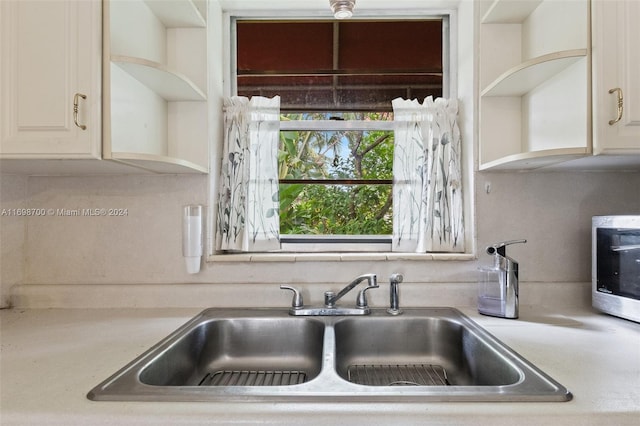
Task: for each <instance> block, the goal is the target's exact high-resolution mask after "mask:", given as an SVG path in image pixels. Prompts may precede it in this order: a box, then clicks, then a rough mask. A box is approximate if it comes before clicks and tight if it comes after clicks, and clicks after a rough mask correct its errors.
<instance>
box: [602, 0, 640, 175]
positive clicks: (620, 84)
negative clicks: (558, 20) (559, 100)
mask: <svg viewBox="0 0 640 426" xmlns="http://www.w3.org/2000/svg"><path fill="white" fill-rule="evenodd" d="M593 20H594V34H593V59H594V79H593V93H594V117H595V122H594V128H595V133H594V138H595V141H594V153H595V154H636V155H640V46H638V44H639V43H640V25H639V23H640V2H638V1H637V0H618V1H595V2H594V13H593ZM615 89H620V91H618V90H615ZM619 96H621V97H622V105H621V106H622V108H621V109H620V111H619V110H618V99H619ZM619 112H620V117H619V119H618V113H619ZM610 122H611V123H610ZM638 164H640V158H639V159H638Z"/></svg>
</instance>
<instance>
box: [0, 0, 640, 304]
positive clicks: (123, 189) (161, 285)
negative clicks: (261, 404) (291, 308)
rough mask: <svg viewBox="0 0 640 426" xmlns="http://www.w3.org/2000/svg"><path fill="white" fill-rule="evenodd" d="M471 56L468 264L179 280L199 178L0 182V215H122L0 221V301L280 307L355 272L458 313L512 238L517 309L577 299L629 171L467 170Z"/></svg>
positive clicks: (469, 47) (624, 207) (372, 264)
mask: <svg viewBox="0 0 640 426" xmlns="http://www.w3.org/2000/svg"><path fill="white" fill-rule="evenodd" d="M232 3H233V2H232ZM363 3H364V2H363ZM218 12H219V11H218ZM472 15H473V7H472V3H471V2H466V1H465V2H461V3H460V11H459V19H460V27H461V28H463V29H465V31H473V26H472V25H470V21H471V19H472ZM219 47H220V46H218V48H219ZM474 51H475V48H474V44H473V40H471V39H470V38H467V39H466V40H460V44H459V59H458V61H459V70H460V72H461V75H460V77H461V78H460V81H459V84H458V89H459V95H460V97H461V99H462V105H463V106H462V107H461V111H460V114H461V119H462V120H464V123H465V124H464V126H463V129H462V130H463V132H464V135H465V140H466V141H468V143H469V145H468V147H467V148H468V149H467V151H466V153H465V160H466V162H467V166H468V167H467V176H466V179H465V182H466V183H467V189H466V190H467V191H472V193H471V194H469V195H471V197H470V199H471V200H473V208H470V209H468V210H467V216H468V217H467V219H469V220H470V219H471V218H472V217H473V216H474V215H475V230H474V235H473V237H474V239H473V243H474V245H477V247H478V256H479V259H478V260H467V261H387V262H380V261H374V260H360V261H350V262H319V261H316V262H292V261H290V262H289V261H284V262H283V261H272V262H260V263H258V262H253V263H248V262H215V263H210V264H207V265H205V266H204V268H203V271H202V272H201V273H200V274H197V275H188V274H186V272H185V268H184V263H183V258H182V256H181V209H182V206H183V205H185V204H191V203H200V204H208V200H209V198H210V197H209V194H208V191H209V190H210V188H209V186H208V178H207V177H206V176H107V177H28V178H27V177H15V176H13V177H12V176H2V185H1V189H2V193H1V194H0V196H1V207H2V208H13V207H28V208H45V209H54V210H57V209H68V210H75V209H89V208H91V209H95V208H99V209H100V208H104V209H110V208H122V209H127V215H126V216H121V217H100V216H99V217H77V216H61V215H55V214H54V215H47V216H44V217H27V218H25V217H9V216H3V217H0V224H1V226H0V238H1V243H0V244H1V246H2V252H1V258H0V262H1V263H0V265H1V266H2V271H1V274H0V279H1V282H0V290H1V292H0V296H1V300H5V301H6V300H7V299H8V295H9V294H11V295H12V297H13V303H14V305H17V306H35V307H56V306H60V307H64V306H72V307H83V306H91V307H110V306H227V305H228V306H231V305H233V306H236V305H239V306H283V305H285V306H286V304H287V303H288V302H289V297H290V296H289V295H288V294H286V293H283V292H282V291H281V290H279V289H278V287H277V285H278V284H281V283H289V284H294V285H301V286H302V287H303V288H304V293H305V297H306V300H307V301H310V302H312V303H320V302H321V295H322V291H324V290H326V289H328V287H329V288H335V289H337V287H338V286H339V285H342V284H345V283H346V282H347V281H348V280H350V279H351V278H353V277H354V276H356V275H359V274H361V273H365V272H376V273H378V274H379V276H380V282H381V283H382V282H384V281H386V277H387V276H388V275H389V274H391V273H393V272H401V273H403V274H404V275H405V282H404V283H403V296H402V297H403V302H404V303H405V304H414V305H420V304H426V305H434V304H454V305H455V304H465V305H469V304H473V303H474V300H475V280H476V269H477V267H478V266H480V265H481V264H483V263H487V262H489V260H490V259H489V257H488V256H486V255H484V254H483V250H482V248H483V247H485V246H486V245H488V244H490V243H494V242H497V241H501V240H508V239H514V238H526V239H528V241H529V242H528V243H527V244H525V245H518V246H513V247H510V248H509V254H510V255H511V256H512V257H514V258H516V259H517V260H519V261H520V276H521V280H522V282H523V286H522V288H521V294H522V298H521V302H522V303H534V302H535V303H576V304H588V295H589V294H588V290H589V281H590V265H591V258H590V222H591V216H593V215H599V214H623V213H627V214H640V197H638V196H637V194H638V189H637V188H638V187H640V173H633V174H631V173H624V174H623V173H580V172H566V173H477V172H476V173H473V172H472V170H473V164H474V161H473V158H474V156H473V152H474V147H473V139H474V137H473V136H474V135H475V134H476V129H475V127H476V126H475V124H474V123H473V117H474V104H475V97H474V95H473V88H474V87H476V85H477V82H476V79H475V77H474V69H475V61H474V58H473V55H474ZM217 69H218V71H219V68H217ZM216 91H217V92H218V91H220V89H219V88H217V89H216ZM487 184H489V186H490V191H489V192H488V193H487V191H486V189H485V188H486V186H487ZM550 292H551V293H550ZM372 293H374V294H372V295H371V296H372V297H371V300H372V303H373V304H374V305H376V304H377V305H383V304H385V303H386V297H387V294H386V291H383V290H380V291H378V292H372ZM559 296H560V297H559ZM5 304H6V303H5Z"/></svg>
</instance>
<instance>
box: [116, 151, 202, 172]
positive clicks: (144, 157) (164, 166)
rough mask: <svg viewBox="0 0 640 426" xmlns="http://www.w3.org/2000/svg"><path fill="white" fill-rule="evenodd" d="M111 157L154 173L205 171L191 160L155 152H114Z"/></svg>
mask: <svg viewBox="0 0 640 426" xmlns="http://www.w3.org/2000/svg"><path fill="white" fill-rule="evenodd" d="M112 159H113V160H116V161H119V162H122V163H125V164H129V165H132V166H135V167H138V168H140V169H143V170H148V171H151V172H154V173H170V174H171V173H207V172H208V170H207V168H206V167H203V166H201V165H199V164H195V163H192V162H191V161H187V160H182V159H179V158H174V157H168V156H164V155H155V154H140V153H135V152H114V153H112Z"/></svg>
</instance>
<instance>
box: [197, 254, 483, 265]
mask: <svg viewBox="0 0 640 426" xmlns="http://www.w3.org/2000/svg"><path fill="white" fill-rule="evenodd" d="M476 259H477V257H476V255H474V254H470V253H231V254H214V255H211V256H209V257H208V258H207V262H211V263H222V262H225V263H226V262H229V263H233V262H354V261H396V260H408V261H412V260H416V261H425V260H432V261H439V260H446V261H451V260H476Z"/></svg>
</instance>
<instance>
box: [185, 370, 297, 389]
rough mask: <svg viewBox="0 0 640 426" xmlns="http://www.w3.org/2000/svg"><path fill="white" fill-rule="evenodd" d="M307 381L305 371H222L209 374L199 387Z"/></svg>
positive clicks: (273, 384) (272, 384)
mask: <svg viewBox="0 0 640 426" xmlns="http://www.w3.org/2000/svg"><path fill="white" fill-rule="evenodd" d="M306 380H307V373H305V372H304V371H281V370H272V371H271V370H220V371H214V372H212V373H207V375H206V376H204V377H203V378H202V380H201V381H200V383H199V384H198V386H288V385H299V384H301V383H304V382H305V381H306Z"/></svg>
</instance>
